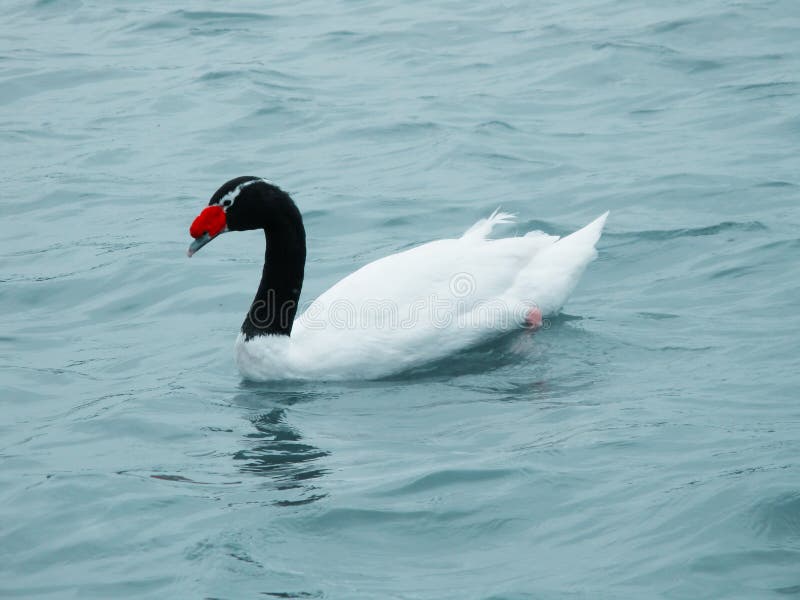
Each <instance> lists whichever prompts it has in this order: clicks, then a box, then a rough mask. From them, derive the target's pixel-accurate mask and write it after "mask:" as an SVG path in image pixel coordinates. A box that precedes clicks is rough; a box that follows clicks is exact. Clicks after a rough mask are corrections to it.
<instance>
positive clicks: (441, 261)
mask: <svg viewBox="0 0 800 600" xmlns="http://www.w3.org/2000/svg"><path fill="white" fill-rule="evenodd" d="M607 216H608V213H605V214H604V215H602V216H601V217H599V218H598V219H596V220H595V221H593V222H592V223H590V224H589V225H587V226H586V227H584V228H583V229H580V230H578V231H576V232H575V233H573V234H571V235H569V236H566V237H564V238H561V239H559V237H558V236H552V235H547V234H545V233H542V232H540V231H531V232H529V233H526V234H525V235H523V236H520V237H510V238H503V239H489V234H490V233H491V231H492V228H493V227H494V226H495V225H498V224H501V223H508V222H510V221H512V219H513V217H512V216H511V215H509V214H506V213H501V212H498V211H495V212H494V213H493V214H492V215H491V216H490V217H489V218H487V219H481V220H480V221H478V222H477V223H475V224H474V225H473V226H472V227H470V228H469V229H468V230H467V231H466V233H464V234H463V235H462V236H461V237H459V238H456V239H444V240H436V241H433V242H428V243H427V244H422V245H421V246H416V247H414V248H411V249H410V250H405V251H402V252H397V253H396V254H392V255H390V256H387V257H385V258H381V259H378V260H376V261H373V262H371V263H369V264H367V265H365V266H363V267H361V268H360V269H358V270H357V271H355V272H353V273H351V274H350V275H348V276H347V277H345V278H344V279H342V280H341V281H339V282H338V283H336V284H335V285H334V286H333V287H331V288H330V289H329V290H327V291H326V292H324V293H323V294H322V295H321V296H319V297H318V298H317V299H316V300H315V301H314V302H312V303H311V304H310V305H309V306H308V308H307V309H306V310H305V311H304V312H303V314H301V315H300V316H299V317H297V319H295V315H296V313H297V308H298V302H299V299H300V290H301V288H302V286H303V271H304V268H305V261H306V234H305V229H304V227H303V219H302V217H301V215H300V211H299V210H298V208H297V206H296V205H295V203H294V202H293V201H292V199H291V198H290V197H289V194H287V193H286V192H284V191H283V190H281V189H280V188H279V187H277V186H276V185H273V184H272V183H270V182H268V181H265V180H263V179H260V178H258V177H237V178H236V179H231V180H230V181H228V182H227V183H226V184H224V185H223V186H222V187H221V188H219V189H218V190H217V191H216V192H215V193H214V195H213V196H212V197H211V200H210V201H209V203H208V206H207V207H206V208H204V209H203V211H202V212H201V213H200V215H199V216H198V217H197V218H196V219H195V220H194V222H193V223H192V225H191V227H190V229H189V232H190V233H191V235H192V237H193V238H194V241H193V242H192V244H191V245H190V246H189V251H188V254H189V256H191V255H192V254H194V253H195V252H197V250H199V249H200V248H202V247H203V246H205V245H206V244H207V243H208V242H210V241H211V240H212V239H214V238H215V237H217V236H218V235H220V234H222V233H224V232H226V231H244V230H249V229H263V230H264V233H265V235H266V238H267V250H266V255H265V257H264V270H263V273H262V276H261V283H260V284H259V286H258V291H257V292H256V296H255V298H254V299H253V302H252V304H251V306H250V310H249V311H248V312H247V316H246V317H245V320H244V323H243V324H242V330H241V333H240V334H239V336H238V338H237V340H236V360H237V363H238V366H239V369H240V370H241V372H242V374H243V375H244V376H245V377H246V378H248V379H254V380H275V379H374V378H379V377H384V376H387V375H391V374H393V373H397V372H400V371H404V370H406V369H409V368H411V367H414V366H416V365H421V364H424V363H427V362H430V361H433V360H436V359H441V358H444V357H446V356H448V355H450V354H452V353H454V352H456V351H458V350H461V349H464V348H467V347H470V346H473V345H475V344H476V343H478V342H482V341H485V340H486V339H488V338H490V337H491V336H493V335H498V334H500V333H502V332H507V331H510V330H513V329H521V328H524V327H531V326H533V327H536V326H537V325H539V324H541V320H542V317H546V316H548V315H553V314H555V313H556V312H558V310H560V308H561V306H562V305H563V304H564V302H566V300H567V297H568V296H569V294H570V292H571V291H572V289H573V288H574V287H575V285H576V283H577V282H578V279H579V278H580V276H581V274H582V273H583V270H584V268H585V267H586V265H587V264H588V263H589V262H590V261H591V260H592V259H593V258H594V257H595V256H596V251H595V244H596V243H597V240H598V239H599V238H600V234H601V232H602V230H603V225H604V223H605V220H606V217H607Z"/></svg>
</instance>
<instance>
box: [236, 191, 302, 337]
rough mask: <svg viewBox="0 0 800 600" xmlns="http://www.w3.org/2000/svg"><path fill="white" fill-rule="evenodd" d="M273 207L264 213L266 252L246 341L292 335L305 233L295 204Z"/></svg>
mask: <svg viewBox="0 0 800 600" xmlns="http://www.w3.org/2000/svg"><path fill="white" fill-rule="evenodd" d="M286 199H287V200H288V203H285V204H283V203H282V204H283V206H280V207H278V210H274V208H276V207H272V208H273V210H270V211H269V214H265V215H264V218H263V220H262V222H263V223H264V234H265V235H266V238H267V250H266V254H265V256H264V270H263V272H262V274H261V283H259V285H258V292H256V297H255V298H254V299H253V303H252V304H251V305H250V310H249V311H248V312H247V317H245V320H244V323H242V333H243V334H244V336H245V339H246V340H249V339H252V338H254V337H256V336H259V335H286V336H288V335H290V334H291V333H292V325H293V324H294V317H295V315H296V313H297V306H298V302H299V300H300V290H301V289H302V287H303V274H304V269H305V264H306V232H305V229H304V228H303V219H302V217H301V216H300V211H299V210H298V209H297V207H296V206H295V204H294V202H292V201H291V199H289V197H288V195H286Z"/></svg>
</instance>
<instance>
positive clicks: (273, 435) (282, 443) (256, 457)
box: [233, 392, 330, 506]
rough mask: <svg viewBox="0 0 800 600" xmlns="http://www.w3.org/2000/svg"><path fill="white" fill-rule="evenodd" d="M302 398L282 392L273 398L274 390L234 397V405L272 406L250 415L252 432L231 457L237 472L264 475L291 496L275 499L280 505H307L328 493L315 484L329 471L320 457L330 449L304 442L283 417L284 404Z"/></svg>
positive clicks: (292, 402) (293, 402) (284, 412)
mask: <svg viewBox="0 0 800 600" xmlns="http://www.w3.org/2000/svg"><path fill="white" fill-rule="evenodd" d="M304 399H305V398H304V397H302V396H300V397H298V396H295V395H283V394H281V395H280V396H279V397H278V398H276V397H275V394H273V393H263V392H262V393H259V392H255V393H254V394H242V395H240V396H239V397H237V404H245V405H248V406H249V407H255V406H256V405H259V406H260V407H262V408H263V407H264V406H265V405H269V404H271V405H273V408H271V409H269V410H268V411H267V412H260V413H257V414H254V415H253V416H252V417H250V421H251V422H252V424H253V426H254V427H255V431H253V432H251V433H248V434H246V435H245V436H244V437H245V441H246V443H247V447H246V448H245V449H243V450H239V451H238V452H236V454H234V455H233V458H234V460H235V461H238V462H239V464H238V467H239V470H240V471H242V472H244V473H250V474H253V475H258V476H262V477H267V478H269V479H270V481H271V482H272V485H274V487H275V489H277V490H279V491H281V492H284V493H286V494H288V495H289V496H290V498H284V499H280V500H276V501H275V504H277V505H279V506H297V505H300V504H309V503H311V502H315V501H316V500H319V499H321V498H324V497H325V496H326V495H327V494H326V493H325V492H323V491H321V490H320V489H319V487H318V486H316V485H314V484H315V480H317V479H318V478H320V477H322V476H323V475H325V474H326V473H327V472H328V470H327V469H325V468H324V467H322V466H321V465H320V459H323V458H324V457H326V456H328V455H329V454H330V452H328V451H326V450H321V449H319V448H317V447H316V446H313V445H311V444H308V443H306V442H305V441H303V436H302V435H301V433H300V431H298V429H297V428H295V427H293V426H291V425H289V423H288V422H287V418H286V417H287V415H286V412H287V411H286V408H284V406H285V405H291V404H295V403H296V402H298V401H302V400H304ZM275 404H281V405H284V406H274V405H275Z"/></svg>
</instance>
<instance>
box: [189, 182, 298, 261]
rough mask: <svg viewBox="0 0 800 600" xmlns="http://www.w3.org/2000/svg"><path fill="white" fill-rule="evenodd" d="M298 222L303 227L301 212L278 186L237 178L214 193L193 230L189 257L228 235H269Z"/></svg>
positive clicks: (191, 228)
mask: <svg viewBox="0 0 800 600" xmlns="http://www.w3.org/2000/svg"><path fill="white" fill-rule="evenodd" d="M298 220H299V222H300V223H301V224H302V219H301V217H300V212H299V211H298V210H297V207H296V206H295V204H294V202H293V201H292V199H291V198H290V197H289V195H288V194H287V193H286V192H284V191H283V190H282V189H280V188H279V187H278V186H276V185H273V184H271V183H269V182H268V181H265V180H264V179H261V178H259V177H253V176H250V175H245V176H243V177H236V178H235V179H231V180H230V181H228V182H226V183H225V184H223V185H222V187H220V188H219V189H218V190H217V191H216V192H214V195H213V196H211V200H209V202H208V206H207V207H206V208H204V209H203V211H202V212H201V213H200V214H199V215H198V217H197V218H196V219H195V220H194V222H193V223H192V225H191V227H190V228H189V233H190V234H191V235H192V237H193V238H194V242H192V244H191V246H190V247H189V256H191V255H192V254H194V253H195V252H197V250H199V249H200V248H202V247H203V246H205V245H206V244H207V243H208V242H210V241H211V240H213V239H214V238H215V237H217V236H218V235H220V234H222V233H225V232H226V231H246V230H249V229H264V230H266V231H267V232H268V233H269V232H270V230H275V229H278V228H285V227H286V226H287V225H291V221H298ZM287 221H288V222H287ZM301 226H302V225H301Z"/></svg>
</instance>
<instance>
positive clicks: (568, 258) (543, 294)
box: [509, 212, 608, 316]
mask: <svg viewBox="0 0 800 600" xmlns="http://www.w3.org/2000/svg"><path fill="white" fill-rule="evenodd" d="M607 218H608V212H606V213H605V214H603V215H601V216H600V217H598V218H597V219H595V220H594V221H592V222H591V223H589V224H588V225H587V226H586V227H584V228H582V229H579V230H578V231H576V232H574V233H572V234H570V235H568V236H566V237H564V238H561V239H560V240H558V241H557V242H556V243H554V244H552V245H551V246H548V247H546V248H544V249H543V250H542V251H541V252H538V253H537V254H535V255H534V256H533V258H532V259H531V261H530V262H529V263H528V264H527V265H526V266H525V267H523V268H522V270H520V272H519V274H518V275H517V278H516V280H515V281H514V284H513V285H512V287H511V289H510V290H509V299H510V300H512V301H516V302H523V303H526V304H531V303H535V304H536V305H537V306H538V307H539V309H540V310H541V312H542V314H543V315H544V316H548V315H553V314H555V313H557V312H558V311H559V310H561V307H562V306H563V305H564V303H565V302H566V301H567V298H569V295H570V294H571V293H572V290H573V289H575V286H576V285H577V284H578V281H579V279H580V277H581V275H582V274H583V271H584V270H585V269H586V266H587V265H588V264H589V263H590V262H592V260H594V258H595V257H596V256H597V251H596V250H595V245H596V244H597V241H598V240H599V239H600V235H601V234H602V233H603V226H604V225H605V222H606V219H607Z"/></svg>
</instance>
